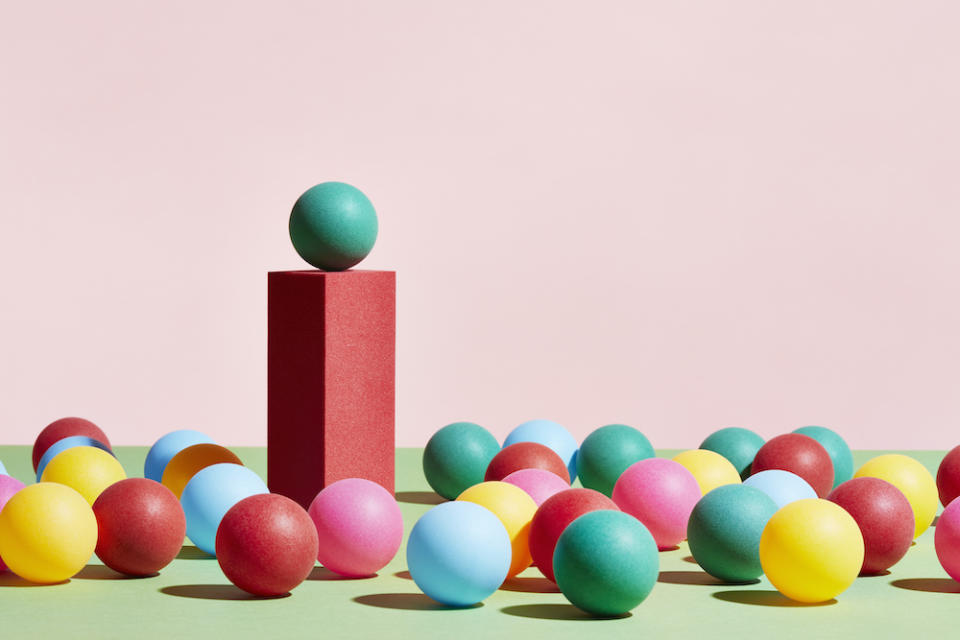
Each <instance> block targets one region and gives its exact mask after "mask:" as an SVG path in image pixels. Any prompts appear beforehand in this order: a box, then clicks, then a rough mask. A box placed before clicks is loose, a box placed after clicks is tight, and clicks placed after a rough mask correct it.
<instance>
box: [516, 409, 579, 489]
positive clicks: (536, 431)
mask: <svg viewBox="0 0 960 640" xmlns="http://www.w3.org/2000/svg"><path fill="white" fill-rule="evenodd" d="M517 442H536V443H538V444H542V445H544V446H546V447H550V448H551V449H553V450H554V452H555V453H556V454H557V455H558V456H560V459H561V460H563V463H564V464H565V465H567V473H568V474H570V482H571V483H572V482H573V481H574V480H576V479H577V441H576V440H575V439H574V437H573V436H572V435H570V432H569V431H567V430H566V429H565V428H563V426H562V425H559V424H557V423H556V422H553V421H552V420H530V421H528V422H524V423H523V424H521V425H520V426H519V427H517V428H516V429H514V430H513V431H511V432H510V433H509V434H508V435H507V437H506V439H505V440H504V441H503V446H504V448H506V447H509V446H510V445H512V444H516V443H517Z"/></svg>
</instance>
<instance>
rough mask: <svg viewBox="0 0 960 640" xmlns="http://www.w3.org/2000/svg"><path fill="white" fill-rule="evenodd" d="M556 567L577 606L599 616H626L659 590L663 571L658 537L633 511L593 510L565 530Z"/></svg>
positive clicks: (555, 556)
mask: <svg viewBox="0 0 960 640" xmlns="http://www.w3.org/2000/svg"><path fill="white" fill-rule="evenodd" d="M553 573H554V577H555V578H556V581H557V586H558V587H560V591H561V592H562V593H563V595H564V596H566V598H567V600H569V601H570V602H571V603H572V604H573V605H575V606H576V607H578V608H580V609H583V610H584V611H586V612H587V613H589V614H591V615H595V616H620V615H623V614H625V613H627V612H628V611H630V610H631V609H633V608H634V607H636V606H637V605H638V604H640V603H641V602H643V600H644V599H645V598H646V597H647V596H648V595H650V592H651V591H652V590H653V586H654V585H655V584H656V582H657V576H658V575H659V574H660V557H659V556H658V554H657V543H656V542H654V540H653V536H652V535H650V532H649V531H648V530H647V528H646V527H645V526H643V524H641V522H640V521H639V520H637V519H636V518H634V517H633V516H631V515H630V514H627V513H623V512H622V511H612V510H600V511H591V512H589V513H586V514H584V515H582V516H580V517H579V518H577V519H576V520H574V521H573V522H572V523H570V525H568V526H567V528H566V529H564V530H563V533H562V534H560V538H559V539H558V540H557V546H556V548H555V549H554V552H553Z"/></svg>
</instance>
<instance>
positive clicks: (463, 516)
mask: <svg viewBox="0 0 960 640" xmlns="http://www.w3.org/2000/svg"><path fill="white" fill-rule="evenodd" d="M511 557H512V549H511V546H510V537H509V536H508V535H507V530H506V529H505V528H504V527H503V524H502V523H501V522H500V520H499V519H498V518H497V516H495V515H494V514H493V512H492V511H490V510H489V509H486V508H484V507H481V506H480V505H478V504H474V503H472V502H460V501H456V502H446V503H444V504H440V505H437V506H435V507H433V508H432V509H430V510H429V511H427V512H426V513H425V514H424V515H423V516H422V517H421V518H420V519H419V520H418V521H417V522H416V524H414V525H413V529H412V530H411V531H410V537H409V538H408V539H407V567H408V569H409V570H410V577H411V578H413V581H414V582H415V583H416V585H417V587H419V588H420V590H421V591H423V592H424V593H425V594H426V595H428V596H430V597H431V598H433V599H434V600H436V601H437V602H439V603H441V604H445V605H449V606H454V607H469V606H472V605H475V604H477V603H478V602H481V601H483V600H485V599H486V598H487V597H489V596H490V595H491V594H492V593H493V592H494V591H496V590H497V589H498V588H499V587H500V585H501V584H503V581H504V580H505V579H506V577H507V571H508V570H509V568H510V561H511Z"/></svg>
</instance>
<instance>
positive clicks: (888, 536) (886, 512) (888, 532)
mask: <svg viewBox="0 0 960 640" xmlns="http://www.w3.org/2000/svg"><path fill="white" fill-rule="evenodd" d="M827 500H829V501H830V502H835V503H836V504H838V505H840V506H841V507H843V508H844V510H846V512H847V513H849V514H850V515H851V516H853V519H854V520H856V521H857V525H858V526H859V527H860V533H862V534H863V547H864V553H863V566H862V567H861V569H860V574H861V575H871V574H877V573H883V572H884V571H886V570H887V569H889V568H890V567H892V566H893V565H895V564H896V563H897V562H899V561H900V559H901V558H903V556H905V555H906V553H907V551H908V550H909V549H910V544H911V543H912V542H913V530H914V526H915V522H914V517H913V509H912V508H911V507H910V502H909V501H908V500H907V497H906V496H905V495H903V493H902V492H901V491H900V490H899V489H897V488H896V487H895V486H893V485H892V484H890V483H889V482H887V481H886V480H881V479H880V478H868V477H863V478H854V479H853V480H847V481H846V482H844V483H843V484H841V485H840V486H838V487H837V488H836V489H834V490H833V491H831V492H830V495H829V496H827Z"/></svg>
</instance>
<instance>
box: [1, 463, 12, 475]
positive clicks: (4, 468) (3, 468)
mask: <svg viewBox="0 0 960 640" xmlns="http://www.w3.org/2000/svg"><path fill="white" fill-rule="evenodd" d="M0 474H3V475H5V476H8V475H10V474H9V473H7V468H6V467H5V466H3V460H0Z"/></svg>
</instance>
